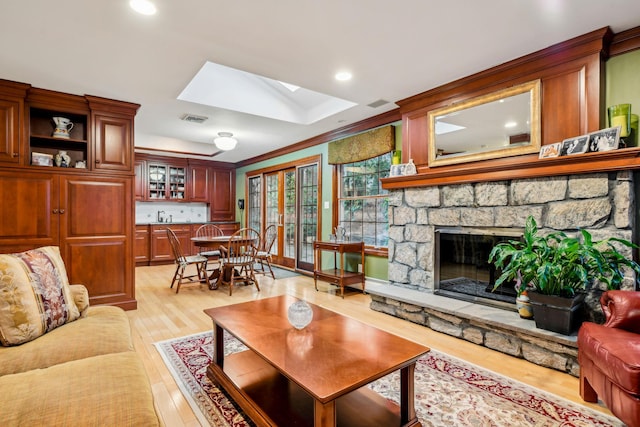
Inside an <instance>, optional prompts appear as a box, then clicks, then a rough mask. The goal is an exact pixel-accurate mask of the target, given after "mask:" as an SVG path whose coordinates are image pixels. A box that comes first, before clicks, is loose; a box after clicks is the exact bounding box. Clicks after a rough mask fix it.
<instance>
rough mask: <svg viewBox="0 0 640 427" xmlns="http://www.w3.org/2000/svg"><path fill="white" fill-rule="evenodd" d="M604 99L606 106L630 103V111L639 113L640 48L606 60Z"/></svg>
mask: <svg viewBox="0 0 640 427" xmlns="http://www.w3.org/2000/svg"><path fill="white" fill-rule="evenodd" d="M605 99H606V106H607V107H609V106H611V105H616V104H631V113H632V114H638V115H640V50H636V51H634V52H629V53H626V54H624V55H618V56H614V57H613V58H611V59H609V60H608V61H607V65H606V96H605ZM605 124H607V122H606V121H605ZM607 126H608V124H607Z"/></svg>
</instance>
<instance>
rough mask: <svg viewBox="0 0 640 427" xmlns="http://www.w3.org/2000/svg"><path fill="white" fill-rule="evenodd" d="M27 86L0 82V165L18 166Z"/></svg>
mask: <svg viewBox="0 0 640 427" xmlns="http://www.w3.org/2000/svg"><path fill="white" fill-rule="evenodd" d="M28 89H29V85H26V84H23V83H15V82H7V81H4V80H0V164H3V163H6V164H10V165H13V164H18V163H19V162H20V153H21V142H22V138H21V136H20V135H21V132H22V128H23V123H24V99H25V98H26V96H27V90H28Z"/></svg>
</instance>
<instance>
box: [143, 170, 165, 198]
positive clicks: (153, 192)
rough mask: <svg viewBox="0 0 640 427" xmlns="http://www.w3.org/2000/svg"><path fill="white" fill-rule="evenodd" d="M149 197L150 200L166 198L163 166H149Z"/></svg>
mask: <svg viewBox="0 0 640 427" xmlns="http://www.w3.org/2000/svg"><path fill="white" fill-rule="evenodd" d="M147 176H148V177H149V187H148V188H149V196H148V198H149V199H150V200H159V199H166V198H167V167H166V166H163V165H154V164H150V165H149V174H148V175H147Z"/></svg>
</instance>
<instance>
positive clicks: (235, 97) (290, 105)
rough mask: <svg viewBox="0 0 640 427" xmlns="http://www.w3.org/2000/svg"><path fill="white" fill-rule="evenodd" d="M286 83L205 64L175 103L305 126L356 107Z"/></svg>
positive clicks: (347, 102)
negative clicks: (231, 111) (186, 103)
mask: <svg viewBox="0 0 640 427" xmlns="http://www.w3.org/2000/svg"><path fill="white" fill-rule="evenodd" d="M296 87H297V86H295V85H291V84H289V83H286V82H281V81H278V80H273V79H270V78H267V77H263V76H259V75H256V74H252V73H248V72H246V71H241V70H237V69H235V68H231V67H227V66H224V65H220V64H216V63H213V62H206V63H205V64H204V65H203V66H202V68H201V69H200V71H198V73H197V74H196V75H195V77H194V78H193V80H191V82H190V83H189V84H188V85H187V87H186V88H184V90H183V91H182V93H180V95H179V96H178V99H180V100H182V101H188V102H195V103H198V104H204V105H209V106H211V107H217V108H224V109H226V110H233V111H239V112H241V113H247V114H253V115H256V116H261V117H268V118H271V119H275V120H282V121H286V122H291V123H297V124H303V125H308V124H312V123H315V122H317V121H319V120H322V119H324V118H327V117H329V116H332V115H334V114H337V113H339V112H341V111H344V110H347V109H349V108H351V107H354V106H356V105H357V104H356V103H354V102H350V101H346V100H344V99H340V98H336V97H332V96H329V95H325V94H322V93H319V92H314V91H311V90H308V89H305V88H301V87H299V88H298V89H295V88H296Z"/></svg>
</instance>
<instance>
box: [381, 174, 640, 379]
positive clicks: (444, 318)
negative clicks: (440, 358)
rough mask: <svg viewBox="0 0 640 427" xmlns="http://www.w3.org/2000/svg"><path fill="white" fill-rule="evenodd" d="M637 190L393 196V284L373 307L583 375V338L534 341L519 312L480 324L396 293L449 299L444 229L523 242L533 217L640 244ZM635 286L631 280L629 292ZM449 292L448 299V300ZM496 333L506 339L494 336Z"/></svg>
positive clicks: (519, 185)
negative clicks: (578, 341)
mask: <svg viewBox="0 0 640 427" xmlns="http://www.w3.org/2000/svg"><path fill="white" fill-rule="evenodd" d="M634 191H635V190H634V183H633V173H632V172H631V171H621V172H612V173H593V174H583V175H565V176H554V177H548V178H532V179H514V180H506V181H497V182H481V183H469V184H458V185H440V186H427V187H416V188H406V189H398V190H391V193H390V199H389V205H390V218H389V275H388V277H389V286H388V287H387V288H386V289H387V291H386V292H385V293H384V295H376V294H375V293H374V294H373V295H372V304H371V307H372V309H374V310H378V311H382V312H385V313H388V314H392V315H396V316H398V317H402V318H406V319H407V320H411V321H414V322H416V323H421V324H424V325H426V326H429V327H431V328H432V329H435V330H439V331H441V332H445V333H449V334H450V335H454V336H458V337H460V338H463V339H466V340H469V341H472V342H475V343H477V344H481V345H485V346H488V347H491V348H494V349H497V350H500V351H503V352H505V353H508V354H512V355H515V356H518V357H524V358H526V359H528V360H531V361H534V363H539V364H542V365H544V366H549V367H552V368H555V369H559V370H563V371H566V372H570V373H572V374H574V375H577V372H578V370H577V369H578V368H577V362H576V360H575V354H576V351H575V350H576V349H575V337H565V336H557V335H558V334H555V335H554V334H545V333H544V332H542V331H539V330H536V329H535V327H534V326H533V327H530V326H525V327H524V328H525V329H529V330H531V335H530V336H529V335H527V333H523V329H522V328H521V327H520V326H517V327H516V326H514V325H515V324H521V323H520V322H531V323H532V321H530V320H528V321H524V320H522V319H519V317H518V316H517V313H515V307H514V306H512V307H509V306H508V305H507V307H506V308H507V310H512V311H511V312H510V314H509V315H510V316H513V321H511V320H497V318H498V317H500V318H501V319H502V318H503V316H502V315H500V314H498V315H493V317H492V318H489V320H486V321H480V322H479V321H478V320H477V319H475V318H474V316H473V315H466V314H465V315H461V316H458V315H457V314H458V313H456V311H455V310H454V309H448V308H442V309H440V308H438V307H437V306H438V305H442V306H446V307H448V306H450V304H449V303H446V302H445V303H443V301H446V300H444V299H438V301H439V302H438V303H437V304H435V305H430V304H429V307H426V308H425V304H422V303H415V304H414V303H413V302H412V301H411V298H408V297H406V296H404V297H402V298H398V299H397V300H396V299H394V297H393V294H394V289H396V291H395V292H396V293H398V294H401V295H407V294H411V295H423V294H424V295H434V294H437V293H440V294H443V292H442V281H441V280H440V279H441V278H442V277H440V276H442V274H443V272H442V269H439V268H438V263H439V260H440V259H441V255H440V254H438V252H437V251H438V250H439V249H441V248H442V246H443V244H442V243H443V242H442V240H441V239H442V236H438V234H439V233H442V232H443V231H445V232H448V233H451V234H456V233H457V234H462V235H468V236H474V235H475V236H485V237H486V236H490V235H499V236H501V237H505V236H506V237H512V236H519V235H521V234H522V229H523V227H524V224H525V220H526V218H527V217H528V216H529V215H533V217H534V218H535V219H536V221H537V223H538V226H539V228H540V229H541V231H542V232H545V231H551V230H562V231H565V232H566V233H568V234H569V233H575V232H576V231H577V229H579V228H584V229H587V230H588V231H589V232H590V233H591V234H592V235H593V238H594V239H595V240H600V239H604V238H607V237H610V236H615V237H619V238H623V239H627V240H631V241H633V240H634V239H633V237H634V233H635V197H634V194H635V193H634ZM485 237H481V238H483V239H484V238H485ZM516 238H517V237H516ZM467 241H468V239H467ZM460 242H462V240H459V242H458V243H460ZM447 244H449V243H447ZM625 249H626V248H625ZM446 250H447V251H452V250H454V251H458V250H460V249H459V248H455V243H454V247H453V249H451V247H447V249H446ZM460 256H461V257H463V256H464V254H462V255H460ZM483 256H484V255H483ZM483 274H488V273H486V272H485V273H483ZM633 286H634V282H633V279H632V278H631V277H630V278H629V279H628V280H627V282H626V283H625V285H624V287H625V288H628V289H633ZM601 291H602V290H601V289H594V290H592V291H591V292H590V295H591V296H590V298H588V306H589V307H590V308H588V309H587V310H586V311H587V313H586V316H587V319H589V320H592V319H596V320H597V318H598V316H599V315H600V316H601V313H600V309H599V303H598V298H599V295H600V294H601ZM444 294H445V295H440V296H441V297H447V295H446V292H444ZM421 299H422V298H420V297H418V298H417V300H421ZM470 302H471V303H472V304H474V303H475V302H474V301H473V300H471V301H470ZM511 313H513V314H511ZM504 319H511V318H510V317H506V318H504ZM503 323H504V324H503ZM508 323H513V325H509V324H508ZM480 324H481V325H480ZM496 333H498V334H500V337H499V338H496V337H495V336H494V335H495V334H496ZM541 352H542V353H541ZM526 353H529V354H526ZM533 359H540V360H533Z"/></svg>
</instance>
